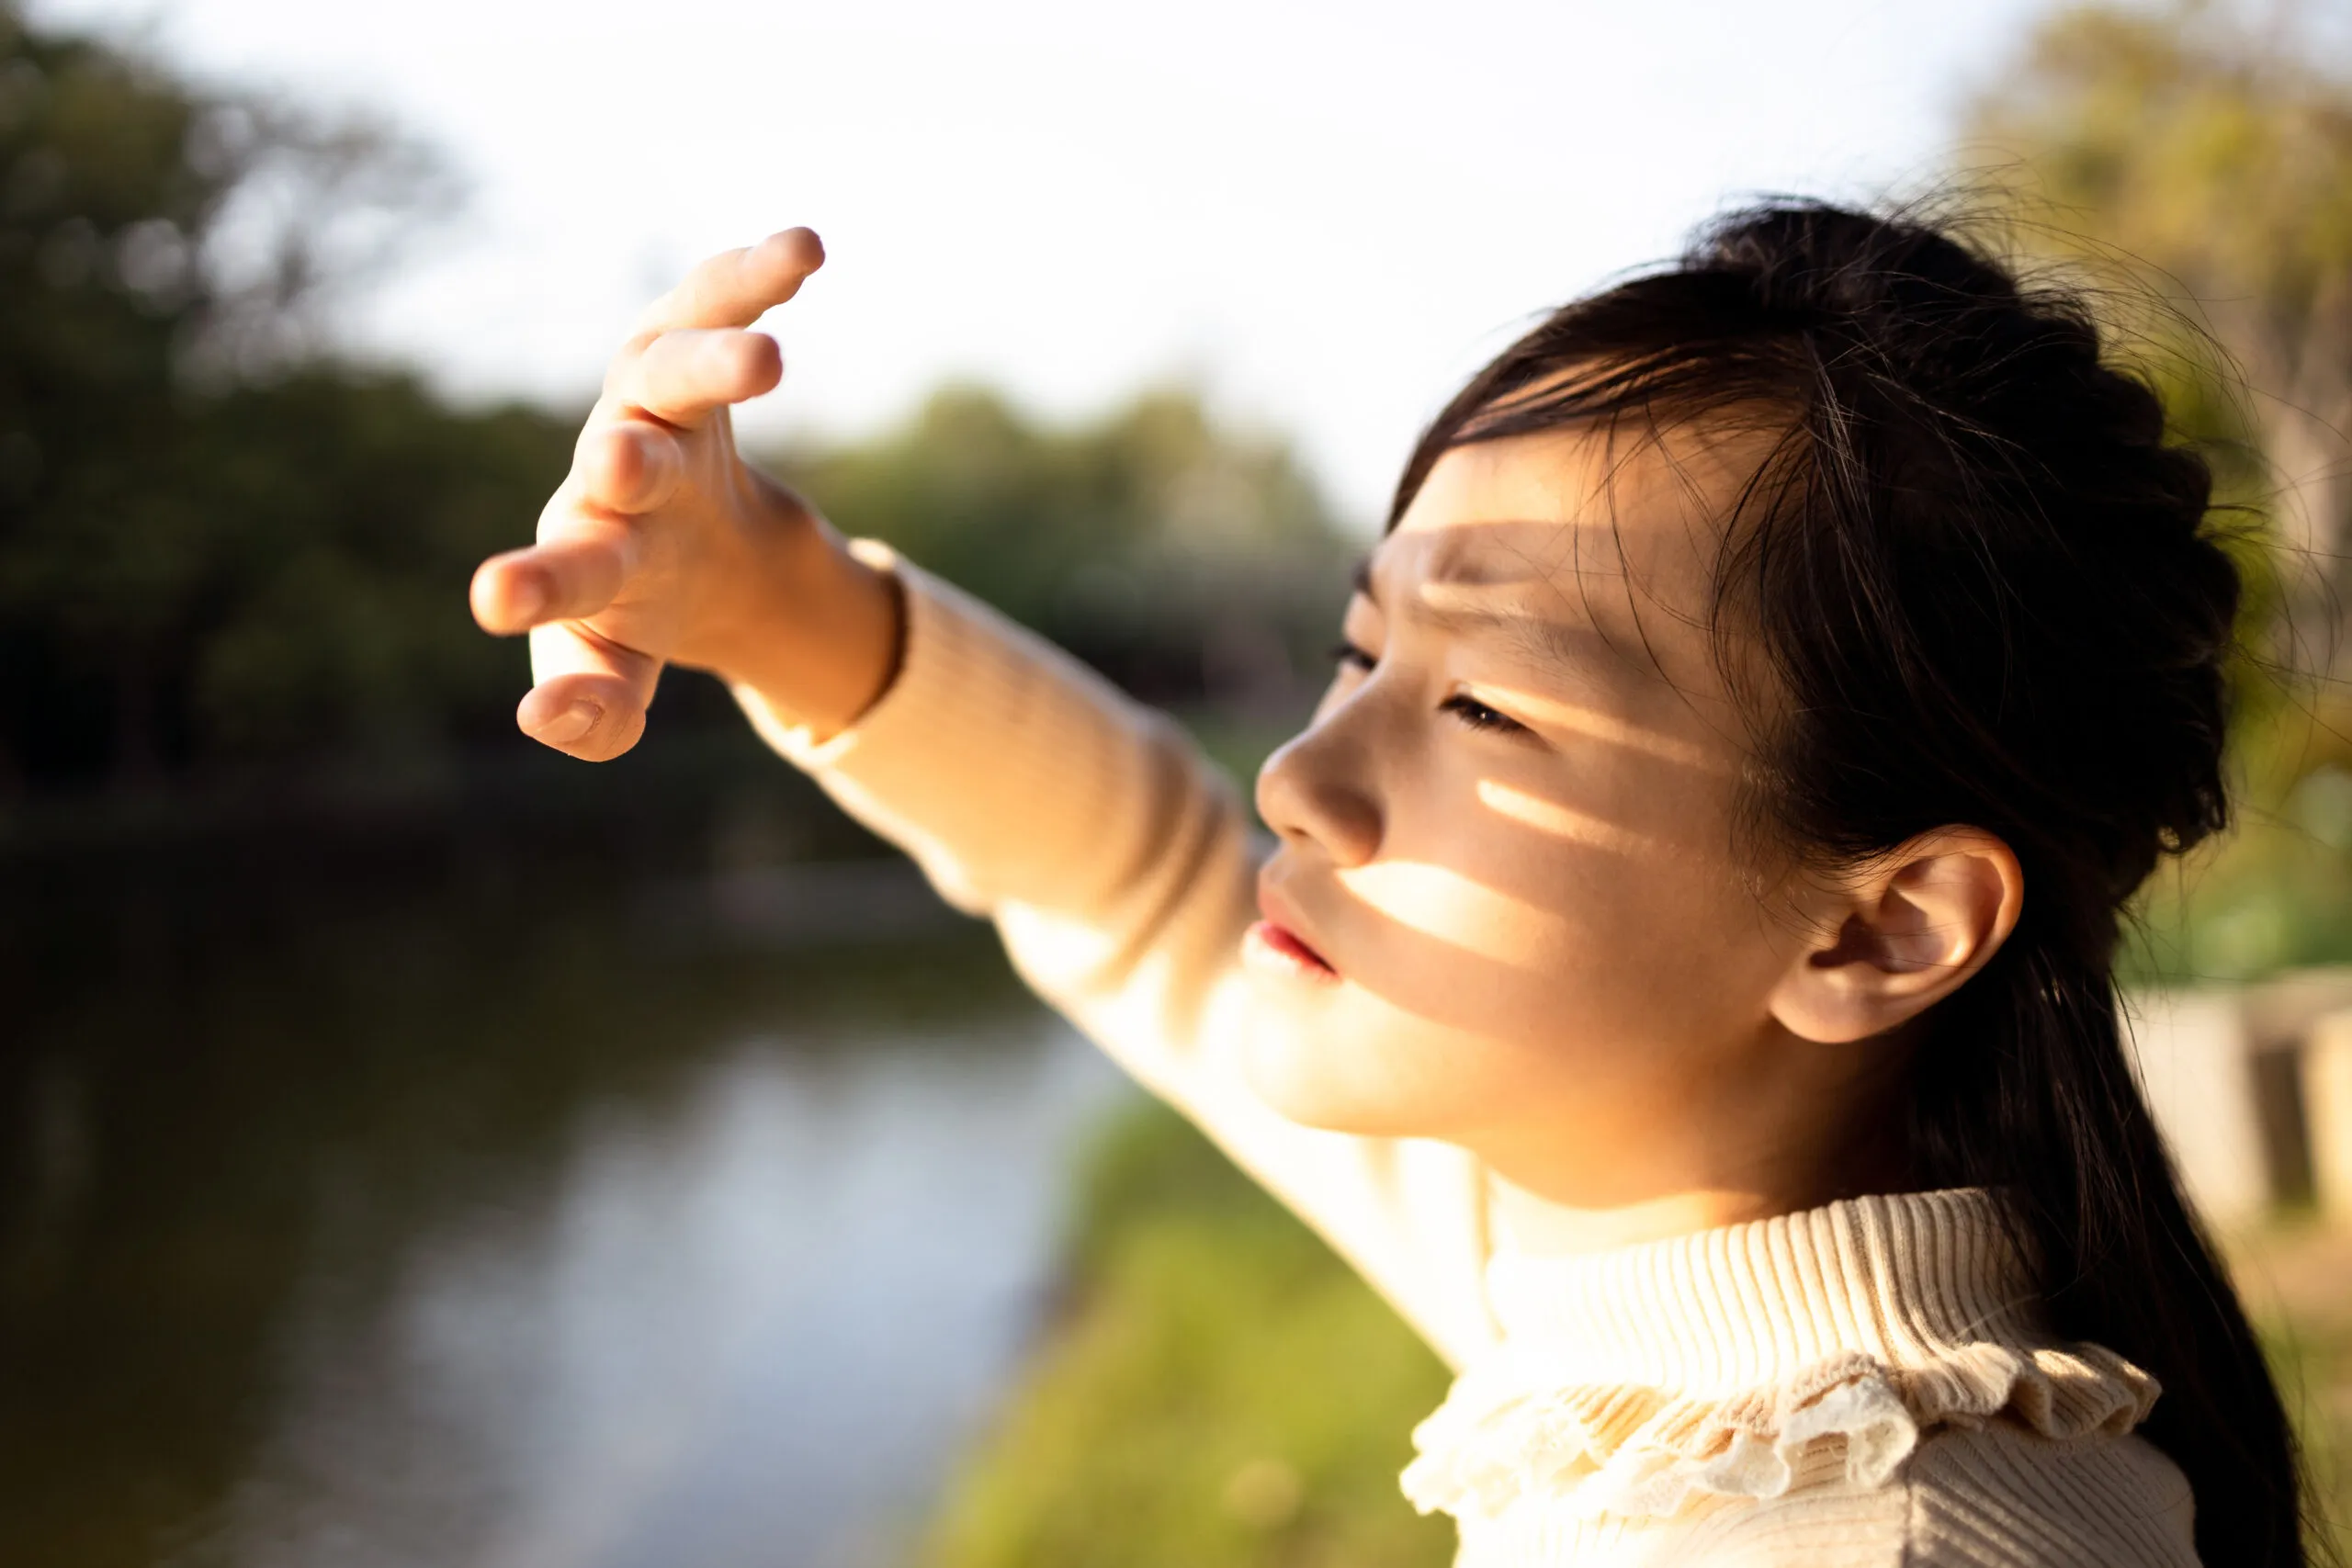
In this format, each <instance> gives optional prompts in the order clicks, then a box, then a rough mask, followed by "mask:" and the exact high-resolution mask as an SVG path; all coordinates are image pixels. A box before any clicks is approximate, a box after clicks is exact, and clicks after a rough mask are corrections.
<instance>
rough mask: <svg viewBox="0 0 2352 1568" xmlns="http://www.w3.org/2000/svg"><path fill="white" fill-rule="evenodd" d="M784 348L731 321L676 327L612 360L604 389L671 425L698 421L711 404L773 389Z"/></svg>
mask: <svg viewBox="0 0 2352 1568" xmlns="http://www.w3.org/2000/svg"><path fill="white" fill-rule="evenodd" d="M782 379H784V352H783V350H781V349H779V348H777V347H776V345H775V339H774V338H772V337H770V336H768V335H767V334H766V333H747V332H743V331H741V330H740V329H737V328H731V327H681V328H679V329H678V330H677V331H675V332H667V333H662V335H661V336H660V337H657V338H655V339H653V340H652V341H651V342H650V343H647V344H644V345H643V346H642V347H638V348H635V349H634V352H630V351H624V352H623V353H622V354H621V355H620V357H618V358H617V359H616V360H614V361H613V367H612V371H611V373H610V375H609V376H608V378H607V380H606V389H607V391H608V393H609V395H610V396H611V397H612V398H613V399H614V400H616V402H619V403H621V404H622V405H624V406H626V407H628V408H632V409H639V410H642V411H643V412H646V413H649V414H651V415H652V416H653V417H654V418H655V419H659V420H663V421H666V422H668V423H671V424H675V425H691V424H695V423H700V422H701V420H702V419H703V417H704V416H705V415H706V414H708V413H709V412H711V411H712V410H714V409H720V408H724V407H726V406H727V405H728V404H729V403H740V402H744V401H747V400H750V399H752V398H756V397H758V396H759V395H760V394H762V393H763V392H769V391H773V390H775V384H776V383H777V382H778V381H781V380H782Z"/></svg>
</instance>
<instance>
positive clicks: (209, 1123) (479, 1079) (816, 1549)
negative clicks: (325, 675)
mask: <svg viewBox="0 0 2352 1568" xmlns="http://www.w3.org/2000/svg"><path fill="white" fill-rule="evenodd" d="M814 875H816V877H817V878H818V880H817V881H815V882H811V881H809V879H808V876H807V875H802V876H801V879H800V880H798V881H795V880H793V878H792V877H791V876H784V877H781V878H771V879H770V880H769V881H767V882H766V883H754V884H749V885H747V884H743V883H741V882H740V881H739V882H738V883H735V884H731V885H728V886H720V887H717V888H715V889H713V888H707V887H697V886H691V885H690V886H684V887H673V888H672V889H670V890H669V891H668V892H666V893H662V894H658V895H640V896H638V897H634V898H632V899H630V900H625V901H621V902H618V903H615V902H613V901H609V900H606V901H604V902H601V903H594V902H592V903H591V904H589V905H585V906H580V907H573V906H570V905H567V904H566V903H565V902H564V901H563V900H561V899H560V898H549V899H548V900H546V901H544V902H540V903H531V902H526V901H523V900H520V899H518V898H517V897H514V896H513V894H512V891H511V890H508V891H507V892H504V893H498V892H495V891H494V890H493V892H492V894H489V895H485V896H481V897H458V896H447V897H436V898H432V899H424V900H417V899H410V900H406V901H404V902H402V903H401V904H400V905H399V907H397V908H390V907H386V906H382V905H379V904H377V903H374V902H371V901H370V900H368V899H367V898H356V899H352V900H348V901H346V902H345V905H344V906H343V907H342V908H339V909H336V908H324V909H322V908H310V907H304V908H297V909H294V910H291V911H289V910H288V908H284V907H279V908H275V909H274V910H270V911H266V912H264V913H261V914H254V913H252V912H250V911H243V910H241V911H239V912H237V913H235V914H233V915H232V914H230V913H227V912H226V911H225V907H214V908H211V909H210V910H209V912H208V911H207V910H206V908H205V907H204V906H203V905H202V903H201V902H199V903H198V906H197V907H196V908H197V913H196V914H195V915H194V916H193V917H191V915H190V914H189V910H188V906H187V903H186V901H185V900H184V899H181V898H178V897H172V898H164V899H160V900H159V899H154V898H150V899H147V900H146V901H144V902H143V903H142V902H141V900H140V899H138V898H132V899H130V900H128V901H119V900H118V901H104V900H101V901H98V902H97V903H96V904H93V905H92V906H91V907H90V908H84V909H81V910H78V911H76V912H75V913H74V917H73V918H74V919H75V920H79V921H81V922H82V923H81V924H80V925H79V926H77V927H76V928H75V929H74V932H73V934H71V935H70V936H68V935H66V934H62V928H59V929H50V928H47V927H44V929H43V930H42V931H40V932H38V933H35V935H33V936H28V935H27V928H26V927H24V926H23V925H22V924H21V923H19V925H18V926H17V928H16V932H17V936H18V937H19V938H20V939H21V940H20V942H19V944H18V953H19V957H20V959H21V957H22V954H23V953H25V952H28V951H30V952H32V953H34V955H35V958H34V961H33V962H29V963H25V962H19V963H18V964H17V966H16V972H15V973H14V974H13V975H9V976H6V977H8V978H10V979H13V980H17V981H19V982H21V985H20V986H19V989H20V990H21V991H22V992H23V996H22V997H21V998H19V999H20V1003H21V1005H19V1006H18V1007H17V1008H16V1009H15V1010H13V1017H14V1019H15V1021H14V1023H12V1024H11V1025H10V1028H11V1031H12V1034H13V1037H12V1038H11V1039H9V1040H8V1041H7V1050H6V1054H5V1056H0V1065H5V1073H6V1076H5V1077H4V1078H0V1116H5V1118H6V1122H5V1123H0V1126H5V1130H6V1143H5V1145H0V1158H5V1159H6V1161H7V1162H8V1163H9V1165H10V1167H11V1174H10V1177H9V1179H8V1184H7V1186H6V1189H5V1195H4V1196H0V1205H5V1206H0V1331H5V1334H6V1345H5V1359H6V1367H7V1371H6V1373H5V1374H0V1540H5V1541H6V1543H7V1546H6V1551H0V1556H5V1558H6V1560H7V1561H9V1562H27V1563H33V1562H38V1563H40V1564H43V1565H44V1568H100V1565H107V1568H111V1565H114V1564H150V1563H152V1564H158V1565H171V1568H181V1565H188V1568H198V1565H204V1568H209V1565H214V1564H238V1565H252V1568H277V1565H280V1564H285V1565H288V1568H290V1565H294V1564H300V1565H303V1568H333V1565H341V1564H350V1565H354V1568H373V1565H377V1564H384V1565H390V1564H408V1563H431V1564H453V1565H454V1564H467V1565H472V1564H482V1565H487V1568H639V1565H643V1568H655V1565H657V1564H658V1565H660V1568H702V1565H705V1564H709V1565H713V1568H716V1565H718V1564H726V1565H728V1568H758V1565H762V1564H779V1565H782V1564H789V1565H800V1564H809V1565H814V1568H831V1565H836V1564H842V1565H851V1564H865V1563H879V1562H899V1561H905V1560H906V1559H907V1557H908V1555H909V1553H908V1551H907V1542H908V1541H909V1540H910V1537H911V1535H912V1534H913V1533H914V1532H916V1531H918V1530H919V1529H920V1526H921V1521H922V1516H923V1513H924V1510H925V1508H926V1506H927V1505H928V1502H929V1500H930V1498H931V1496H932V1495H933V1492H934V1491H935V1489H936V1487H937V1485H938V1483H939V1482H940V1480H941V1478H942V1477H943V1475H944V1472H945V1470H946V1467H947V1466H948V1465H949V1464H950V1463H951V1462H952V1461H953V1458H954V1456H955V1454H956V1451H957V1450H958V1448H959V1447H960V1446H961V1445H963V1444H964V1443H966V1442H968V1441H970V1440H972V1439H973V1438H974V1437H975V1436H976V1435H977V1434H978V1433H979V1432H980V1431H982V1430H983V1429H984V1421H985V1417H986V1416H987V1413H988V1411H989V1407H990V1404H991V1402H992V1398H993V1396H994V1395H995V1393H997V1392H998V1391H999V1390H1000V1389H1001V1385H1002V1383H1003V1382H1004V1380H1005V1378H1006V1377H1007V1375H1008V1373H1009V1372H1010V1371H1011V1370H1012V1367H1013V1366H1014V1364H1015V1363H1016V1361H1017V1359H1018V1358H1019V1356H1020V1354H1021V1351H1022V1349H1023V1347H1024V1344H1025V1343H1026V1341H1027V1339H1028V1337H1029V1336H1030V1335H1031V1334H1032V1333H1033V1332H1034V1330H1035V1326H1036V1325H1037V1324H1038V1322H1039V1320H1040V1316H1041V1313H1042V1312H1043V1310H1044V1308H1045V1306H1046V1296H1047V1294H1048V1292H1049V1291H1050V1289H1051V1280H1050V1271H1051V1262H1052V1257H1053V1253H1054V1247H1055V1243H1056V1239H1057V1227H1058V1225H1059V1224H1060V1221H1061V1219H1062V1214H1063V1203H1064V1201H1065V1195H1066V1192H1065V1190H1066V1187H1067V1177H1068V1173H1069V1168H1070V1164H1071V1158H1072V1155H1073V1148H1074V1145H1075V1144H1076V1142H1077V1141H1078V1140H1079V1139H1080V1137H1081V1136H1082V1134H1083V1132H1084V1129H1085V1128H1086V1127H1087V1126H1088V1125H1089V1124H1090V1123H1091V1122H1093V1121H1094V1120H1095V1119H1097V1118H1098V1117H1099V1115H1100V1113H1101V1111H1103V1108H1104V1107H1106V1105H1107V1104H1109V1103H1110V1102H1111V1101H1112V1100H1114V1099H1115V1098H1116V1097H1117V1096H1118V1095H1120V1094H1121V1093H1123V1092H1124V1090H1123V1089H1122V1087H1121V1084H1120V1080H1119V1079H1118V1078H1117V1077H1116V1075H1115V1074H1114V1072H1113V1071H1112V1069H1110V1068H1109V1067H1108V1066H1106V1065H1104V1064H1103V1062H1102V1061H1101V1059H1100V1058H1099V1057H1097V1056H1096V1055H1094V1053H1093V1052H1092V1051H1091V1048H1089V1047H1088V1046H1087V1045H1085V1044H1084V1043H1083V1042H1081V1041H1080V1040H1079V1039H1078V1038H1077V1037H1076V1036H1075V1035H1074V1034H1072V1033H1071V1032H1069V1030H1068V1029H1067V1027H1065V1026H1064V1025H1062V1024H1061V1023H1060V1022H1059V1021H1057V1020H1055V1019H1053V1018H1052V1017H1051V1015H1049V1014H1047V1013H1046V1012H1045V1011H1044V1010H1042V1009H1040V1008H1038V1007H1037V1006H1036V1005H1035V1003H1033V1002H1031V1001H1029V1000H1027V999H1026V998H1024V997H1023V995H1022V994H1021V993H1020V992H1019V990H1018V988H1017V987H1015V986H1014V985H1013V984H1012V982H1011V980H1010V979H1009V978H1008V976H1007V975H1006V973H1005V969H1004V965H1003V964H1002V961H1001V957H1000V956H999V955H998V954H997V953H996V950H995V947H994V942H993V938H992V936H991V935H990V934H989V932H988V931H986V930H985V929H984V928H980V927H977V926H973V925H970V924H968V923H967V922H962V921H958V920H955V919H953V918H952V917H947V918H945V919H942V917H940V916H939V915H938V914H937V913H936V912H935V908H936V907H935V906H934V905H933V904H932V903H931V902H930V901H929V898H928V895H927V893H926V892H925V891H924V890H923V889H922V888H921V887H920V886H919V884H917V883H916V882H915V880H914V879H913V877H912V874H911V872H910V871H909V870H907V868H905V867H903V866H902V865H897V864H890V865H884V866H878V867H866V868H862V869H859V868H854V869H851V870H848V871H842V870H834V871H831V872H823V873H818V874H814ZM825 877H831V879H832V880H831V884H826V883H825V882H824V881H823V878H825ZM820 893H821V894H822V895H824V897H823V898H822V899H821V900H819V902H820V904H821V905H822V906H823V907H828V908H835V909H844V910H848V911H851V912H852V913H851V914H850V915H849V916H848V917H847V918H845V919H840V920H836V921H834V922H832V923H831V928H830V929H828V928H827V923H826V922H824V921H815V922H812V921H811V920H810V919H809V918H808V910H809V908H810V905H811V898H812V897H813V896H814V895H816V894H820ZM28 943H29V947H28V945H27V944H28Z"/></svg>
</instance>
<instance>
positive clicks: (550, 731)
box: [534, 703, 605, 746]
mask: <svg viewBox="0 0 2352 1568" xmlns="http://www.w3.org/2000/svg"><path fill="white" fill-rule="evenodd" d="M603 716H605V710H604V709H603V708H600V707H598V706H597V705H595V704H594V703H574V704H572V705H571V706H570V707H568V708H566V709H564V710H563V711H562V712H561V713H560V714H558V715H556V716H554V717H553V718H551V719H549V720H548V721H547V722H546V723H545V724H543V725H541V726H539V728H537V730H536V731H535V732H534V734H535V735H536V736H537V739H541V740H544V741H546V742H547V743H548V745H550V746H569V745H571V743H572V742H573V741H575V740H577V739H580V738H581V737H582V736H583V735H585V734H587V733H588V732H589V731H590V730H592V729H594V728H596V721H597V720H598V719H600V718H602V717H603Z"/></svg>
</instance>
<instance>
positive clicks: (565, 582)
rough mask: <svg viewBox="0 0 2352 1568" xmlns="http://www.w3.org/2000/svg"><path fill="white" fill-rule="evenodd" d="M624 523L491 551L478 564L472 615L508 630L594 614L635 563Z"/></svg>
mask: <svg viewBox="0 0 2352 1568" xmlns="http://www.w3.org/2000/svg"><path fill="white" fill-rule="evenodd" d="M636 561H637V547H636V539H635V536H634V535H632V534H631V533H630V532H629V530H628V528H627V527H626V526H622V525H603V526H588V527H583V528H582V529H580V530H579V531H578V532H574V533H569V534H561V535H558V536H555V537H552V538H550V539H548V541H547V542H546V543H545V544H539V545H530V546H526V547H524V548H522V549H519V550H508V551H507V552H506V553H505V554H503V555H497V556H492V557H491V558H490V559H488V560H486V561H484V562H482V563H481V566H479V567H477V568H475V569H474V581H473V589H472V593H471V595H470V597H471V599H472V602H473V610H474V619H475V620H476V621H477V622H479V623H480V624H481V629H482V630H484V631H486V632H496V633H498V634H499V635H501V636H510V635H512V634H513V633H515V632H521V631H528V630H530V629H531V628H532V627H534V626H544V625H546V624H547V623H548V622H549V621H561V620H569V619H571V618H574V617H576V616H580V615H594V614H595V613H596V612H597V611H599V610H601V609H603V608H604V607H605V605H607V604H611V603H612V602H613V598H614V596H615V595H616V594H617V593H619V592H620V591H621V585H622V584H623V583H625V582H627V581H628V574H629V570H630V569H631V568H632V567H634V566H635V565H636Z"/></svg>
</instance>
